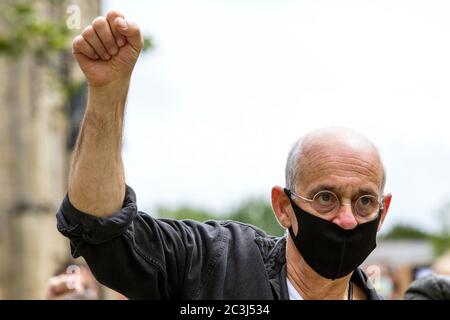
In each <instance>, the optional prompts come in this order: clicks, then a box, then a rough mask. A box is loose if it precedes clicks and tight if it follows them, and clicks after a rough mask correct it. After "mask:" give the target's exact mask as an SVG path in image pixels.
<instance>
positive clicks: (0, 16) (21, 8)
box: [0, 0, 153, 99]
mask: <svg viewBox="0 0 450 320" xmlns="http://www.w3.org/2000/svg"><path fill="white" fill-rule="evenodd" d="M49 2H50V3H51V5H54V6H58V5H59V6H61V4H62V2H61V1H59V0H51V1H49ZM36 3H37V1H35V0H22V1H8V2H6V3H0V56H1V55H3V56H6V57H9V58H10V59H20V58H21V57H22V56H23V55H25V54H28V55H31V56H35V57H36V58H38V60H37V61H39V62H40V63H41V64H42V63H47V64H48V65H50V64H51V63H50V62H51V61H53V62H54V61H58V60H57V59H55V57H57V56H58V55H63V54H67V53H69V52H70V49H71V48H70V46H71V41H72V38H73V37H74V34H73V32H72V31H71V30H69V28H67V25H66V16H65V15H61V17H59V19H53V20H49V19H42V18H40V17H39V15H38V12H37V9H36V5H35V4H36ZM152 48H153V42H152V39H151V38H149V37H144V49H143V51H144V52H146V51H149V50H151V49H152ZM55 69H56V70H55ZM51 70H53V73H54V77H53V78H54V79H55V80H56V81H55V84H56V87H57V88H61V90H62V91H63V93H64V95H65V97H66V99H70V97H71V96H72V95H74V94H77V93H79V92H80V88H81V87H82V86H83V83H74V82H73V81H71V80H69V79H68V78H67V77H66V75H64V74H61V72H60V69H58V68H54V69H51Z"/></svg>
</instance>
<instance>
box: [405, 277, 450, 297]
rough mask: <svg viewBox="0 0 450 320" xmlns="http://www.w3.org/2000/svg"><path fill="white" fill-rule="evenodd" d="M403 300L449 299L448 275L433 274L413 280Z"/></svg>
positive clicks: (449, 284) (449, 282)
mask: <svg viewBox="0 0 450 320" xmlns="http://www.w3.org/2000/svg"><path fill="white" fill-rule="evenodd" d="M405 300H450V276H444V275H435V274H433V275H428V276H425V277H423V278H420V279H418V280H416V281H414V282H413V283H412V284H411V285H410V286H409V287H408V289H407V290H406V293H405Z"/></svg>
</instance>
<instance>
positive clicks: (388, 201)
mask: <svg viewBox="0 0 450 320" xmlns="http://www.w3.org/2000/svg"><path fill="white" fill-rule="evenodd" d="M391 200H392V194H390V193H389V194H387V195H386V196H384V200H383V201H384V208H383V210H382V211H381V213H380V214H381V219H380V224H379V225H378V230H377V231H380V229H381V226H382V225H383V223H384V218H386V214H387V213H388V210H389V206H390V205H391Z"/></svg>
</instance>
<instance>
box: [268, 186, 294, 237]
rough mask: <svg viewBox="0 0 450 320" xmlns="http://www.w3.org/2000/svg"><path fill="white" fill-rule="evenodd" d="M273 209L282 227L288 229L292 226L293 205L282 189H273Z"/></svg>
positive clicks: (276, 187)
mask: <svg viewBox="0 0 450 320" xmlns="http://www.w3.org/2000/svg"><path fill="white" fill-rule="evenodd" d="M272 209H273V212H274V213H275V217H276V218H277V220H278V222H279V223H280V224H281V226H283V227H284V228H286V229H288V228H290V227H291V226H292V221H291V214H292V212H291V203H290V201H289V198H288V196H287V195H286V193H284V189H283V188H281V187H278V186H275V187H273V188H272Z"/></svg>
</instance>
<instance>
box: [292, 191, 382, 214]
mask: <svg viewBox="0 0 450 320" xmlns="http://www.w3.org/2000/svg"><path fill="white" fill-rule="evenodd" d="M286 191H288V194H289V196H290V198H291V199H292V200H293V198H299V199H301V200H303V201H306V202H309V203H311V206H312V203H313V202H314V200H315V199H316V197H317V195H318V194H320V193H322V192H328V193H331V194H332V195H334V197H335V198H336V200H337V201H338V205H337V206H336V208H334V209H333V210H331V211H330V212H326V213H320V212H319V214H320V215H328V214H330V213H332V212H334V211H337V210H338V209H339V208H340V207H341V206H348V205H350V206H351V207H352V213H353V215H355V216H357V217H359V218H361V219H365V218H366V217H363V216H361V215H359V214H358V213H357V212H356V209H355V206H354V204H355V203H357V202H358V201H359V199H361V198H362V197H371V198H374V199H375V200H376V201H377V202H378V207H379V208H378V211H377V213H380V212H381V211H382V210H383V209H384V201H383V200H384V197H382V196H381V197H378V198H377V197H376V196H374V195H371V194H363V195H362V196H360V197H358V199H356V200H355V201H352V202H351V203H342V201H341V200H340V199H339V197H338V196H337V194H336V193H334V192H333V191H330V190H320V191H319V192H317V193H316V194H315V195H314V197H313V198H312V199H309V198H306V197H303V196H301V195H298V194H296V193H295V192H294V191H291V190H289V189H286ZM313 208H314V207H313ZM314 210H315V211H317V210H316V209H314Z"/></svg>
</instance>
